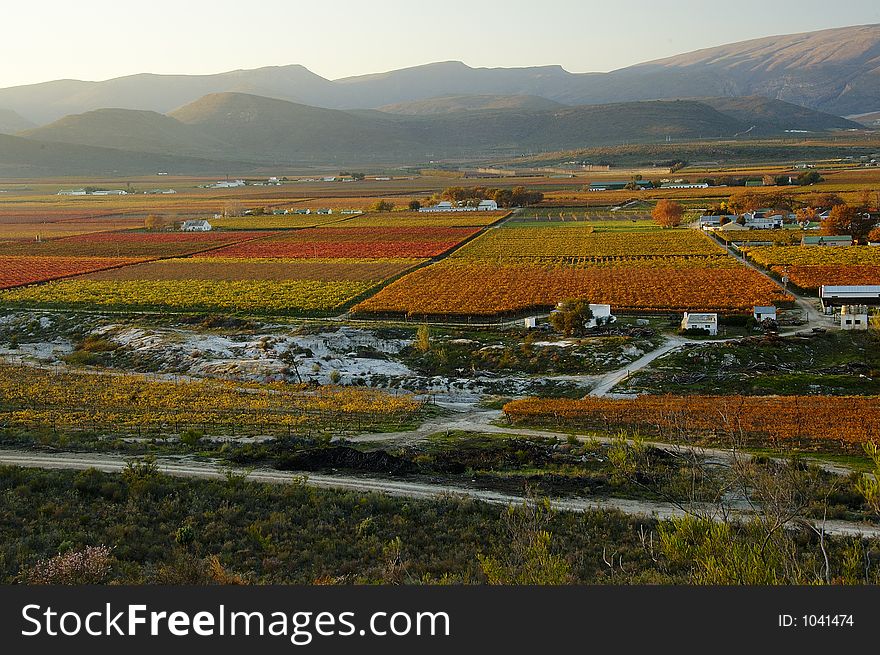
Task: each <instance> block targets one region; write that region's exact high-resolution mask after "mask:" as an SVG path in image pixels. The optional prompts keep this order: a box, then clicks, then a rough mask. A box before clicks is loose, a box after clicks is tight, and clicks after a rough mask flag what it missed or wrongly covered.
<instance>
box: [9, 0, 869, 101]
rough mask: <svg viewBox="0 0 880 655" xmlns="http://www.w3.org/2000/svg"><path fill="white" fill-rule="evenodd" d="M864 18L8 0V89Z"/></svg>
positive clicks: (480, 59)
mask: <svg viewBox="0 0 880 655" xmlns="http://www.w3.org/2000/svg"><path fill="white" fill-rule="evenodd" d="M866 23H880V2H878V0H842V1H838V2H829V1H828V0H769V1H768V0H736V1H735V2H714V3H709V2H702V1H701V2H698V1H696V0H673V1H672V2H665V3H663V2H657V0H627V1H626V2H621V1H618V2H609V1H608V0H604V1H602V2H593V1H588V0H541V1H537V0H504V1H498V0H440V1H439V2H432V3H423V2H421V1H420V0H359V1H352V0H325V1H322V0H309V1H308V2H299V1H293V2H292V1H290V0H282V1H276V2H247V0H234V1H233V0H211V1H210V2H207V1H204V0H174V1H169V0H150V2H131V1H130V0H115V1H109V0H76V1H74V0H63V1H62V0H41V1H40V2H34V1H31V2H23V1H22V0H17V1H12V2H11V1H9V0H7V1H5V2H3V3H2V5H0V62H2V65H0V87H6V86H14V85H18V84H30V83H34V82H43V81H47V80H54V79H62V78H73V79H83V80H103V79H109V78H112V77H119V76H122V75H130V74H133V73H143V72H149V73H176V74H179V73H186V74H204V73H218V72H223V71H227V70H235V69H239V68H258V67H260V66H275V65H285V64H302V65H304V66H306V67H307V68H309V69H310V70H312V71H313V72H315V73H317V74H319V75H321V76H323V77H326V78H329V79H337V78H340V77H346V76H350V75H360V74H365V73H373V72H381V71H387V70H393V69H396V68H404V67H407V66H416V65H419V64H425V63H429V62H434V61H447V60H459V61H463V62H465V63H466V64H468V65H470V66H475V67H482V66H487V67H495V66H503V67H512V66H541V65H550V64H558V65H561V66H563V67H564V68H565V69H567V70H569V71H571V72H576V73H583V72H591V71H597V72H598V71H603V72H604V71H609V70H614V69H617V68H623V67H625V66H628V65H631V64H636V63H639V62H643V61H649V60H651V59H658V58H661V57H666V56H670V55H674V54H679V53H682V52H689V51H692V50H697V49H700V48H705V47H711V46H715V45H722V44H724V43H731V42H735V41H744V40H747V39H752V38H758V37H762V36H771V35H774V34H791V33H795V32H806V31H811V30H818V29H826V28H831V27H842V26H846V25H861V24H866Z"/></svg>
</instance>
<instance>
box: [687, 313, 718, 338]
mask: <svg viewBox="0 0 880 655" xmlns="http://www.w3.org/2000/svg"><path fill="white" fill-rule="evenodd" d="M681 329H682V330H706V331H707V332H708V333H709V335H710V336H713V337H714V336H715V335H717V334H718V314H692V313H690V312H685V313H684V318H682V319H681Z"/></svg>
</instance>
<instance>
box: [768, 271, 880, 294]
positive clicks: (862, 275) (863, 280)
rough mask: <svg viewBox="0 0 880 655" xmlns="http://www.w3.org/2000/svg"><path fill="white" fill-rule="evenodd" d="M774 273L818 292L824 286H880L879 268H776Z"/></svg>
mask: <svg viewBox="0 0 880 655" xmlns="http://www.w3.org/2000/svg"><path fill="white" fill-rule="evenodd" d="M770 270H772V271H773V272H774V273H776V274H777V275H779V276H780V277H782V276H788V279H789V280H791V283H792V284H794V285H795V286H798V287H800V288H801V289H807V290H816V289H818V288H819V287H821V286H822V285H848V284H880V265H878V266H847V265H841V266H774V267H773V268H771V269H770Z"/></svg>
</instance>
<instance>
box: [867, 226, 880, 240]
mask: <svg viewBox="0 0 880 655" xmlns="http://www.w3.org/2000/svg"><path fill="white" fill-rule="evenodd" d="M868 241H870V242H871V243H880V227H875V228H874V229H873V230H871V231H870V232H868Z"/></svg>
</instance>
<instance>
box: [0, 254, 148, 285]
mask: <svg viewBox="0 0 880 655" xmlns="http://www.w3.org/2000/svg"><path fill="white" fill-rule="evenodd" d="M139 261H142V260H140V259H136V258H130V257H120V258H113V257H20V256H13V257H3V258H0V289H8V288H11V287H17V286H23V285H25V284H34V283H37V282H47V281H49V280H56V279H58V278H62V277H69V276H72V275H80V274H83V273H91V272H93V271H100V270H104V269H113V268H117V267H121V266H126V265H129V264H134V263H137V262H139Z"/></svg>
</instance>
